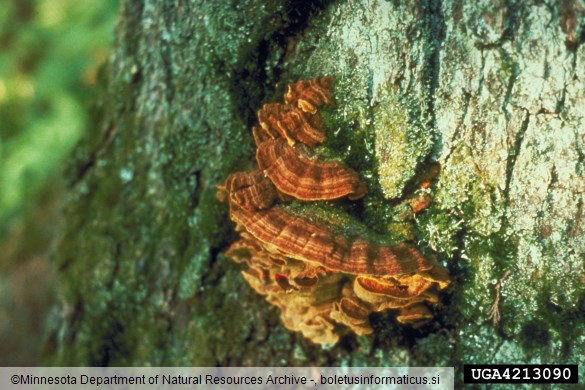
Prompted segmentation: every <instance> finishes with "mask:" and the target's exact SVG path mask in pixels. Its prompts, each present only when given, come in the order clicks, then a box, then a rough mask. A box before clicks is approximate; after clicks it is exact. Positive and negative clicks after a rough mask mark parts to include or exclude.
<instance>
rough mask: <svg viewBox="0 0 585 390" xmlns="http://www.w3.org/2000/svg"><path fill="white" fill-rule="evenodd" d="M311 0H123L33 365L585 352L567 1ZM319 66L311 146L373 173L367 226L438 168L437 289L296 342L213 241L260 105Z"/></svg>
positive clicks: (427, 234)
mask: <svg viewBox="0 0 585 390" xmlns="http://www.w3.org/2000/svg"><path fill="white" fill-rule="evenodd" d="M304 4H305V3H304V2H300V3H297V2H294V1H290V2H271V1H260V2H258V1H254V2H246V1H244V2H234V3H233V4H227V3H226V4H223V2H207V3H203V2H201V3H198V2H187V1H182V0H176V1H164V0H150V1H142V2H137V1H123V2H122V8H121V16H120V22H119V25H118V28H117V31H116V42H115V45H114V48H113V52H112V56H111V59H110V62H109V65H108V67H107V69H106V71H105V73H106V80H105V81H104V85H105V90H104V95H103V100H102V101H101V102H100V110H99V111H98V115H96V117H99V118H101V119H99V120H97V121H96V123H95V125H94V126H90V128H89V131H88V134H87V137H86V139H85V140H84V142H82V144H81V145H79V147H78V148H77V149H76V152H75V156H74V158H73V162H72V163H71V169H70V173H69V182H70V187H69V196H68V200H67V204H66V207H65V221H66V222H65V227H64V231H63V233H62V239H61V240H60V244H59V246H58V248H57V252H56V256H55V264H56V266H57V267H58V269H59V274H60V280H61V296H62V304H61V305H60V307H59V308H57V309H56V311H55V313H56V315H55V320H54V321H53V331H52V332H51V335H50V337H49V341H48V343H47V356H51V357H50V358H49V357H48V358H47V359H48V362H50V363H51V364H55V365H79V364H89V365H137V366H140V365H202V366H205V365H207V366H213V365H218V364H219V365H313V364H315V365H355V366H359V365H362V366H363V365H370V366H384V365H413V366H435V365H446V366H460V365H461V364H463V363H505V362H543V363H544V362H548V363H565V362H574V363H580V364H585V360H584V359H585V357H584V356H583V354H582V353H581V352H580V351H583V350H584V349H585V321H584V318H585V311H584V308H585V303H584V302H585V301H584V296H585V294H584V293H585V291H584V288H583V286H584V279H583V278H584V277H585V271H584V269H583V268H584V260H583V259H584V258H585V235H584V234H583V218H584V215H583V203H584V199H585V195H584V194H585V180H584V178H583V169H584V166H583V165H584V163H585V158H584V157H585V151H584V148H585V146H584V145H585V126H584V125H585V110H584V107H585V92H584V91H585V81H584V80H585V49H584V46H583V42H584V41H585V25H584V20H585V18H584V16H585V15H584V12H585V11H584V10H585V6H584V5H583V3H582V2H572V1H557V2H548V3H547V2H540V1H534V2H515V1H511V2H504V1H497V2H485V3H481V2H479V3H478V2H475V1H432V0H431V1H421V2H409V1H390V2H385V1H347V2H335V3H334V2H331V3H328V2H319V3H315V4H314V5H311V6H307V5H304ZM322 75H333V76H334V77H335V80H336V83H335V98H336V105H335V107H334V108H332V109H331V110H329V111H328V112H327V115H326V116H325V124H326V125H327V127H328V129H329V132H328V136H329V140H328V143H327V144H326V148H327V150H328V151H329V152H330V153H331V154H333V155H335V156H338V157H340V158H343V159H344V160H345V161H346V162H347V163H348V164H349V165H350V166H352V167H353V168H355V169H356V170H358V171H359V172H360V175H361V176H362V178H363V179H364V180H365V181H366V183H367V184H368V187H369V188H370V193H369V195H368V196H367V197H366V199H365V200H364V201H363V207H362V210H361V211H360V212H359V214H356V215H355V216H357V217H358V218H360V219H361V220H362V222H364V223H365V224H366V225H367V226H368V227H370V228H371V229H373V230H378V231H383V229H384V228H385V226H387V221H388V220H390V219H391V216H392V209H393V206H395V205H396V204H397V203H398V202H399V201H400V200H401V199H402V198H404V197H405V196H406V193H407V192H408V188H409V183H410V182H411V181H412V178H413V176H414V175H415V173H416V172H418V171H420V170H421V169H422V168H424V166H425V165H426V164H427V163H428V162H429V161H438V162H439V163H440V164H441V166H442V171H441V173H440V175H439V177H438V179H437V181H436V183H435V184H434V185H433V187H432V190H431V193H432V196H433V202H432V205H431V207H430V208H429V209H428V210H427V211H425V212H424V213H422V214H421V215H420V216H419V217H417V221H416V237H417V242H418V245H419V246H420V247H421V249H422V250H423V251H425V253H427V254H428V255H429V256H435V257H436V258H437V259H439V260H440V261H441V262H442V263H443V264H444V265H445V266H446V267H447V268H448V270H449V273H450V275H451V276H452V278H453V280H454V283H453V286H452V287H451V288H450V290H449V291H448V293H447V294H445V295H444V296H443V305H442V307H441V308H440V309H438V310H437V312H436V316H435V319H434V320H433V322H432V323H430V324H428V325H426V326H425V327H423V328H421V329H412V328H407V327H402V326H398V325H397V324H396V323H395V322H394V320H393V319H392V317H393V316H391V315H385V314H383V315H376V316H374V317H373V318H372V319H371V321H372V323H373V325H374V328H375V329H376V331H375V333H374V335H372V336H367V337H366V336H364V337H356V336H353V335H348V336H346V337H344V338H343V339H342V340H341V342H340V343H338V344H337V345H335V346H328V347H321V346H316V345H313V344H311V343H310V342H309V341H307V340H305V339H304V338H303V337H302V336H301V335H300V334H294V333H291V332H290V331H288V330H286V329H285V328H284V327H283V326H282V325H281V323H280V319H279V313H278V311H277V310H276V309H274V308H272V307H271V306H270V305H269V304H268V303H267V302H265V301H264V299H263V298H262V297H261V296H258V295H256V294H255V293H254V292H253V291H252V290H251V289H250V288H249V287H248V285H247V284H246V283H245V282H244V280H243V278H242V277H241V275H240V274H239V271H240V268H239V267H238V266H237V265H236V264H234V263H233V262H231V261H230V260H229V259H226V258H225V257H224V256H223V255H222V251H223V250H225V248H226V246H227V245H228V244H229V243H230V242H231V241H233V239H234V238H235V237H236V236H235V233H234V232H233V226H232V224H231V223H230V222H229V219H228V215H227V208H226V207H225V205H222V204H220V203H218V202H217V200H216V198H215V192H216V185H217V184H218V183H220V182H222V181H223V180H224V179H225V178H226V176H227V175H228V174H229V173H230V172H234V171H241V170H246V169H249V168H250V167H251V166H252V164H253V161H254V156H253V146H252V140H251V134H250V127H251V125H253V124H254V123H255V111H256V110H257V109H258V108H259V107H260V106H261V104H262V103H264V102H273V101H280V100H281V96H282V93H283V91H284V86H285V85H286V84H287V83H288V82H291V81H295V80H298V79H301V78H305V79H308V78H313V77H317V76H322ZM490 310H492V311H491V316H490ZM498 315H499V318H498Z"/></svg>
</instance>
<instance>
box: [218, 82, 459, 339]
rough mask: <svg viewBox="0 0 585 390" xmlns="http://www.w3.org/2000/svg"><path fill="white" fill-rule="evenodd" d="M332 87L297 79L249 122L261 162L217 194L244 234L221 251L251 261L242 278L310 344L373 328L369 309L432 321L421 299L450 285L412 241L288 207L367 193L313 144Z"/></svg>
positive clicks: (321, 135) (321, 137)
mask: <svg viewBox="0 0 585 390" xmlns="http://www.w3.org/2000/svg"><path fill="white" fill-rule="evenodd" d="M332 84H333V78H332V77H321V78H316V79H312V80H307V81H299V82H296V83H293V84H291V85H289V87H288V91H287V93H286V94H285V98H284V100H285V104H274V103H272V104H265V105H264V106H263V107H262V109H260V110H259V111H258V122H259V126H255V127H254V128H253V129H252V132H253V136H254V140H255V142H256V145H257V152H256V160H257V163H258V169H255V170H252V171H248V172H236V173H234V174H231V175H230V176H229V177H228V178H227V179H226V181H225V182H224V183H223V184H222V185H220V186H219V191H218V198H219V199H220V200H221V201H225V200H227V201H228V203H229V206H230V218H231V219H232V220H233V221H234V222H235V223H236V230H237V231H238V232H239V233H240V239H239V240H237V241H236V242H234V243H233V244H232V245H231V246H230V248H229V249H228V250H227V251H226V256H227V257H230V258H232V259H233V260H234V261H236V262H238V263H243V264H246V265H247V267H248V268H247V269H246V270H245V271H243V275H244V277H245V279H246V281H247V282H248V284H249V285H250V286H251V287H252V288H253V289H254V290H255V291H257V292H258V293H260V294H262V295H265V296H266V299H267V300H268V302H270V303H271V304H273V305H275V306H277V307H278V308H279V309H280V310H281V316H282V321H283V323H284V325H285V326H286V327H287V328H288V329H290V330H293V331H300V332H301V333H302V334H303V335H304V336H305V337H307V338H308V339H310V340H311V341H313V342H315V343H333V342H336V341H337V340H338V339H339V336H340V335H341V334H343V333H344V332H345V331H347V329H351V330H352V331H353V332H355V333H356V334H358V335H365V334H370V333H372V332H373V329H372V327H371V325H370V322H369V315H370V314H371V313H372V312H380V311H383V310H387V309H398V310H399V313H398V315H397V320H398V321H399V322H402V323H408V322H417V321H420V320H424V319H427V318H431V317H432V316H431V312H430V311H429V309H428V308H427V307H426V306H425V305H424V304H423V303H424V302H431V303H433V302H437V300H438V298H437V294H438V291H439V290H441V289H443V288H445V287H446V286H447V285H448V284H449V282H450V280H449V277H448V275H447V274H446V272H445V271H444V270H443V268H442V267H441V266H440V265H438V264H437V263H436V262H434V261H433V260H431V259H428V258H426V257H424V256H423V255H422V254H421V253H420V251H419V250H418V249H417V248H416V247H414V246H412V245H409V244H405V243H402V244H395V245H385V244H381V243H376V242H372V241H368V240H366V239H365V238H363V237H362V236H360V235H358V234H354V235H347V234H344V233H342V231H343V227H341V228H339V227H338V228H335V227H334V226H332V224H331V223H329V221H324V220H318V219H317V218H315V217H311V218H310V217H308V216H303V215H301V214H299V213H298V212H292V211H291V210H290V207H289V206H288V205H287V201H288V200H291V199H297V200H301V201H316V200H333V199H339V198H343V197H346V198H348V199H351V200H353V199H358V198H360V197H362V196H364V195H365V194H366V191H367V189H366V186H365V184H364V183H362V182H361V180H360V179H359V176H358V174H357V173H356V172H355V171H353V170H352V169H350V168H348V167H347V166H345V165H344V164H342V163H340V162H337V161H327V160H323V159H322V158H320V157H319V156H318V155H314V152H313V150H312V148H314V147H315V146H316V145H318V144H320V143H322V142H323V141H325V130H324V128H323V123H322V121H321V118H320V117H319V112H318V108H319V107H321V106H322V105H323V104H329V105H331V104H332V102H333V99H332ZM423 207H424V206H423ZM413 208H414V207H413Z"/></svg>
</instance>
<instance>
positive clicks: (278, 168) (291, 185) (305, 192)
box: [256, 139, 367, 200]
mask: <svg viewBox="0 0 585 390" xmlns="http://www.w3.org/2000/svg"><path fill="white" fill-rule="evenodd" d="M256 160H257V161H258V165H259V166H260V169H262V170H263V171H264V173H265V174H266V176H268V177H269V178H270V180H271V181H272V182H273V183H274V185H275V186H276V188H278V190H279V191H281V192H283V193H285V194H287V195H290V196H292V197H294V198H296V199H300V200H330V199H339V198H342V197H344V196H348V197H349V198H350V199H358V198H360V197H362V196H364V195H365V193H366V191H367V189H366V186H365V184H364V183H362V181H361V180H360V178H359V177H358V175H357V173H356V172H355V171H354V170H353V169H350V168H347V167H345V166H344V165H342V164H341V163H339V162H336V161H323V160H319V159H316V158H311V157H310V156H309V155H308V154H307V152H306V151H305V150H303V148H302V147H300V146H296V147H292V146H289V145H288V144H287V143H286V141H285V140H283V139H276V140H270V141H266V142H264V143H262V144H261V145H260V146H259V147H258V150H257V152H256Z"/></svg>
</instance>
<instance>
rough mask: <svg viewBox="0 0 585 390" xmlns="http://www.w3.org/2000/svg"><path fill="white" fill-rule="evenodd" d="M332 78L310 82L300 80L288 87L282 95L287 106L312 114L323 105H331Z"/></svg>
mask: <svg viewBox="0 0 585 390" xmlns="http://www.w3.org/2000/svg"><path fill="white" fill-rule="evenodd" d="M332 91H333V77H332V76H327V77H318V78H316V79H311V80H300V81H297V82H296V83H292V84H290V85H289V86H288V90H287V92H286V94H285V95H284V101H285V102H286V103H287V104H291V105H293V106H298V107H299V108H300V109H301V110H303V111H304V112H309V113H311V114H314V113H316V112H317V108H319V107H321V106H322V105H323V104H329V105H331V104H333V99H332V97H331V95H332Z"/></svg>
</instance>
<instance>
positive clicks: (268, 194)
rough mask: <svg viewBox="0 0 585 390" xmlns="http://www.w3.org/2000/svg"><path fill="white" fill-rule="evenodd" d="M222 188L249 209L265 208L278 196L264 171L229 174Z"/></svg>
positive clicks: (231, 199) (236, 202)
mask: <svg viewBox="0 0 585 390" xmlns="http://www.w3.org/2000/svg"><path fill="white" fill-rule="evenodd" d="M222 189H223V190H225V191H227V193H228V194H229V196H230V203H231V202H234V203H235V204H238V205H240V206H242V207H244V208H246V209H248V210H264V209H267V208H269V207H270V206H272V205H273V204H274V201H275V200H276V198H277V197H278V193H277V192H276V188H275V187H274V185H273V184H272V182H271V181H270V180H268V179H267V178H266V177H265V176H264V174H263V173H262V171H259V170H255V171H249V172H237V173H233V174H231V175H229V176H228V178H227V179H226V181H225V183H224V185H223V186H222Z"/></svg>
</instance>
